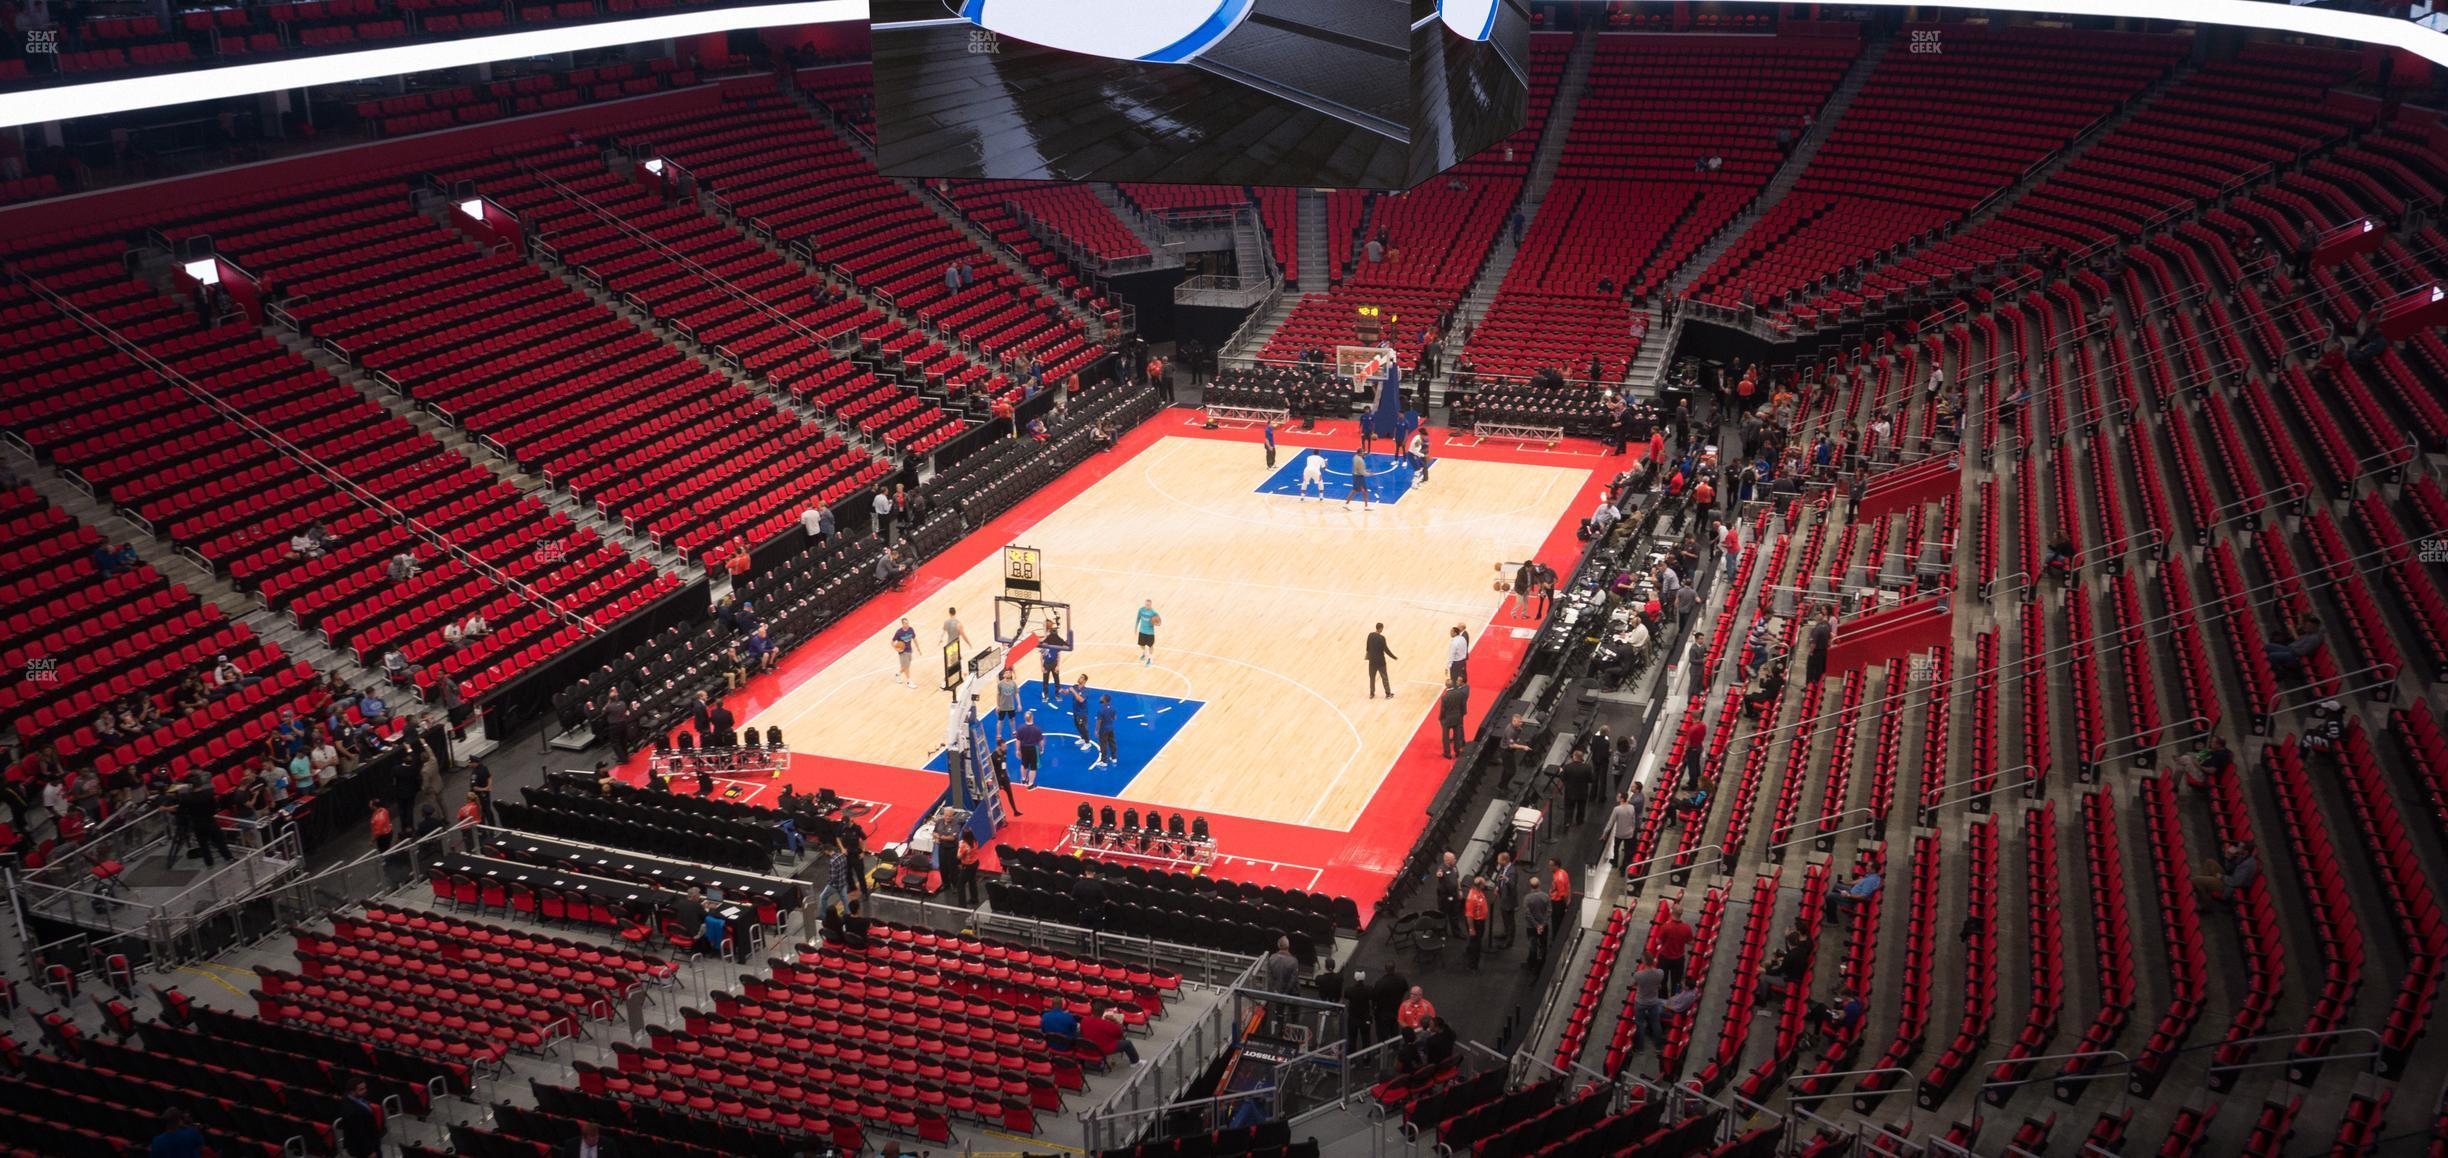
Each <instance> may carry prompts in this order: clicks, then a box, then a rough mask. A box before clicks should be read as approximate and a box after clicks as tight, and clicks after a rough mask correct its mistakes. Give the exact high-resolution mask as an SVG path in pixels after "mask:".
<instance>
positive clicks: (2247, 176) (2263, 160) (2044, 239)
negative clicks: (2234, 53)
mask: <svg viewBox="0 0 2448 1158" xmlns="http://www.w3.org/2000/svg"><path fill="white" fill-rule="evenodd" d="M2353 68H2354V65H2353V58H2352V57H2351V56H2349V55H2347V54H2345V53H2342V52H2336V51H2331V50H2326V49H2311V48H2290V47H2280V46H2273V45H2261V44H2256V45H2248V46H2246V47H2245V48H2244V49H2243V53H2242V56H2241V57H2240V58H2239V59H2237V60H2233V61H2221V62H2215V63H2212V64H2208V65H2204V66H2202V67H2201V69H2200V70H2199V71H2197V72H2195V73H2193V74H2192V75H2190V76H2187V77H2185V78H2183V79H2181V80H2179V81H2177V82H2176V83H2175V84H2174V85H2172V86H2171V87H2169V88H2168V89H2167V90H2166V91H2165V92H2162V93H2160V94H2159V95H2158V96H2156V97H2154V98H2152V99H2151V100H2150V102H2149V103H2147V104H2146V105H2144V106H2143V107H2142V108H2141V109H2140V110H2139V111H2138V112H2136V113H2135V114H2134V115H2133V117H2132V119H2130V120H2128V121H2126V122H2125V123H2124V124H2121V125H2118V126H2117V127H2115V128H2114V129H2112V130H2110V131H2109V132H2108V133H2107V134H2106V135H2104V136H2102V137H2100V138H2099V139H2098V140H2096V141H2094V142H2092V143H2091V144H2090V145H2089V146H2088V147H2087V148H2086V149H2085V150H2084V151H2083V152H2082V153H2080V154H2079V155H2077V156H2075V157H2073V158H2071V159H2070V160H2068V161H2067V162H2066V163H2065V165H2064V167H2063V168H2061V169H2059V170H2057V171H2056V172H2055V173H2054V174H2052V175H2051V176H2050V177H2048V179H2046V180H2044V181H2042V182H2041V183H2040V185H2039V186H2038V187H2036V188H2034V189H2032V190H2031V191H2030V192H2029V193H2026V194H2024V195H2023V196H2021V197H2020V198H2017V199H2016V200H2015V201H2014V202H2013V203H2011V204H2009V205H2007V206H2006V207H2005V208H2003V209H2002V210H2001V211H2000V212H1999V213H1998V214H1997V215H1996V216H1995V217H1992V218H1990V219H1989V220H1987V221H1985V222H1982V223H1981V224H1978V225H1975V226H1973V227H1971V228H1969V229H1966V230H1963V231H1961V232H1959V233H1956V234H1954V235H1952V236H1949V237H1947V238H1945V239H1943V240H1941V241H1938V242H1936V243H1934V244H1931V245H1927V246H1922V247H1917V248H1913V249H1910V250H1908V251H1907V252H1905V253H1904V254H1903V255H1902V256H1901V257H1899V258H1896V259H1895V260H1893V261H1889V262H1886V263H1883V264H1881V265H1879V266H1878V267H1876V268H1874V269H1872V270H1871V271H1869V272H1868V273H1867V274H1865V275H1864V276H1863V277H1862V278H1861V280H1860V283H1859V285H1858V286H1856V287H1853V288H1839V289H1831V290H1826V291H1823V292H1820V293H1817V294H1813V295H1810V296H1809V297H1808V299H1807V300H1806V301H1804V302H1802V303H1800V304H1798V305H1796V306H1795V307H1793V309H1792V310H1791V311H1790V313H1791V317H1792V318H1793V319H1794V320H1796V321H1802V322H1808V321H1811V320H1816V319H1821V318H1833V317H1836V316H1839V315H1840V314H1842V313H1843V312H1844V311H1848V310H1855V309H1863V310H1876V309H1880V308H1884V307H1885V306H1887V305H1888V304H1890V303H1891V301H1901V300H1904V299H1905V298H1906V297H1907V296H1908V295H1910V294H1911V293H1914V292H1917V291H1918V290H1920V289H1922V288H1924V287H1926V286H1929V285H1931V284H1933V283H1936V282H1940V281H1944V280H1946V279H1950V278H1954V277H1957V276H1960V275H1962V274H1965V273H1969V272H1973V271H1976V270H1979V269H1983V268H1998V267H2011V268H2022V267H2023V266H2024V265H2026V264H2028V263H2030V262H2033V261H2035V260H2036V259H2037V258H2038V257H2039V256H2040V255H2042V254H2043V253H2045V252H2048V251H2051V250H2055V251H2063V252H2075V251H2081V250H2084V249H2086V248H2088V247H2090V246H2092V245H2094V244H2096V243H2099V242H2101V241H2102V240H2104V239H2107V238H2112V237H2116V236H2119V235H2130V234H2132V233H2135V232H2137V231H2139V230H2141V229H2142V228H2143V227H2145V226H2147V225H2150V224H2153V223H2156V222H2159V221H2161V220H2162V219H2164V218H2169V217H2172V216H2174V215H2175V214H2176V213H2177V212H2178V211H2180V210H2182V209H2184V208H2186V207H2188V206H2191V205H2193V204H2196V203H2197V202H2198V201H2200V200H2201V199H2206V198H2211V197H2214V196H2216V195H2219V194H2220V193H2222V192H2223V191H2224V190H2226V189H2227V188H2228V187H2229V186H2230V185H2234V184H2238V183H2242V182H2248V181H2252V180H2256V179H2260V178H2263V177H2266V176H2268V175H2270V171H2271V169H2272V168H2273V167H2277V166H2283V165H2285V164H2286V163H2288V162H2289V161H2291V160H2293V159H2294V158H2297V157H2300V156H2303V155H2305V154H2308V153H2311V152H2313V151H2315V150H2317V149H2319V148H2322V147H2324V146H2327V145H2330V144H2333V143H2335V142H2336V141H2338V140H2339V139H2341V138H2342V137H2343V136H2344V134H2345V130H2346V127H2347V118H2346V116H2345V115H2344V114H2342V113H2337V112H2333V111H2329V110H2328V109H2326V108H2325V107H2324V106H2323V104H2322V93H2323V92H2324V90H2326V89H2327V88H2328V87H2329V86H2330V85H2331V84H2334V83H2336V82H2338V81H2340V80H2342V79H2344V78H2345V77H2346V76H2348V75H2349V74H2350V73H2351V72H2352V71H2353Z"/></svg>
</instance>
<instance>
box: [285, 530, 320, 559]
mask: <svg viewBox="0 0 2448 1158" xmlns="http://www.w3.org/2000/svg"><path fill="white" fill-rule="evenodd" d="M289 557H290V558H292V559H320V558H322V557H323V542H322V540H320V539H317V538H316V537H315V534H314V528H312V527H302V528H299V530H298V533H297V534H294V535H291V536H289Z"/></svg>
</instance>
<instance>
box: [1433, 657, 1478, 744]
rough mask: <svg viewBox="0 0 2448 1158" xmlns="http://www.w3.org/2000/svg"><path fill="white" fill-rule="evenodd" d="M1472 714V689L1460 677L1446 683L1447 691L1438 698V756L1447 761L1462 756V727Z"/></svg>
mask: <svg viewBox="0 0 2448 1158" xmlns="http://www.w3.org/2000/svg"><path fill="white" fill-rule="evenodd" d="M1469 712H1470V687H1469V685H1467V684H1464V683H1463V682H1462V680H1461V679H1460V677H1453V678H1449V679H1447V680H1446V681H1445V691H1444V692H1443V693H1442V694H1440V695H1438V696H1437V755H1439V756H1443V757H1445V758H1447V759H1452V758H1453V757H1456V756H1459V755H1461V754H1462V744H1463V738H1462V725H1463V720H1464V719H1465V718H1466V717H1467V716H1468V715H1469Z"/></svg>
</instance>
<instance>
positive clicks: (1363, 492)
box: [1343, 454, 1374, 511]
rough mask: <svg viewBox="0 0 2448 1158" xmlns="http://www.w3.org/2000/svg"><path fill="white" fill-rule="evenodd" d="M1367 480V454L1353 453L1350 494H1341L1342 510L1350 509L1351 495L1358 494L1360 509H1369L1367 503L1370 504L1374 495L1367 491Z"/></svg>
mask: <svg viewBox="0 0 2448 1158" xmlns="http://www.w3.org/2000/svg"><path fill="white" fill-rule="evenodd" d="M1368 480H1369V461H1368V456H1367V455H1365V454H1355V455H1353V456H1352V485H1351V493H1350V494H1346V495H1344V496H1343V509H1344V510H1350V509H1351V501H1352V495H1358V496H1360V509H1361V510H1364V511H1365V510H1367V509H1369V504H1370V502H1371V501H1373V498H1374V496H1372V495H1371V494H1370V493H1369V484H1368Z"/></svg>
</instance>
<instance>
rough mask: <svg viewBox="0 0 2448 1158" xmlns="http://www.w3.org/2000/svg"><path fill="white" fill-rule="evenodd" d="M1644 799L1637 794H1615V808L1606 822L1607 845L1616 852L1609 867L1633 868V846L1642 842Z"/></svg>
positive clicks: (1608, 814)
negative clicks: (1642, 802)
mask: <svg viewBox="0 0 2448 1158" xmlns="http://www.w3.org/2000/svg"><path fill="white" fill-rule="evenodd" d="M1643 799H1644V798H1643V797H1641V796H1640V795H1639V794H1638V793H1635V792H1618V793H1616V794H1615V808H1614V810H1613V811H1611V812H1609V813H1607V822H1606V836H1607V844H1608V847H1610V848H1612V849H1613V850H1614V855H1613V856H1611V857H1610V858H1608V865H1609V867H1612V868H1614V869H1617V870H1622V869H1625V868H1628V867H1630V866H1631V864H1632V846H1633V845H1634V844H1636V843H1638V842H1639V840H1640V833H1641V808H1642V806H1641V803H1640V801H1642V800H1643Z"/></svg>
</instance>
